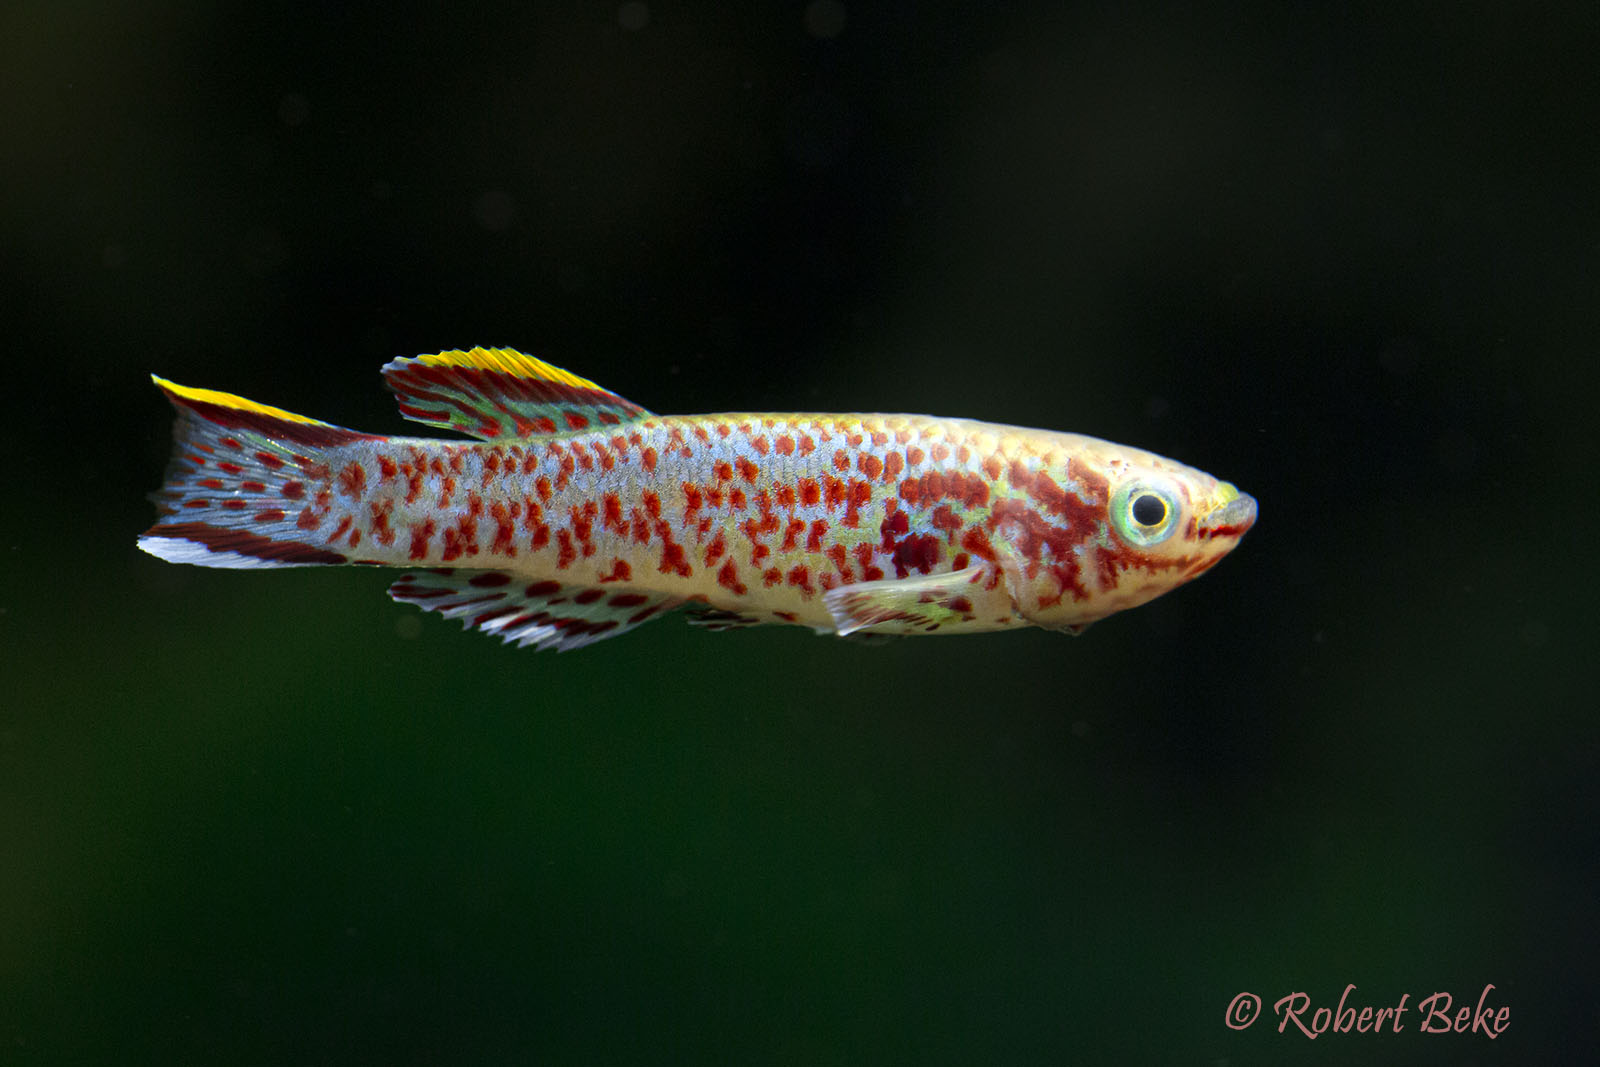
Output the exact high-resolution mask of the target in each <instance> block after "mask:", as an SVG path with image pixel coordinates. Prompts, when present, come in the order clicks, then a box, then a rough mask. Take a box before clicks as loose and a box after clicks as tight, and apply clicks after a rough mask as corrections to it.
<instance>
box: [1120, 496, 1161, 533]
mask: <svg viewBox="0 0 1600 1067" xmlns="http://www.w3.org/2000/svg"><path fill="white" fill-rule="evenodd" d="M1128 511H1129V514H1131V515H1132V516H1133V521H1134V522H1136V523H1138V524H1139V525H1140V526H1160V525H1161V521H1162V520H1163V519H1165V518H1166V517H1167V502H1166V501H1165V500H1162V499H1161V498H1160V497H1158V496H1156V495H1155V494H1154V493H1140V494H1139V495H1138V496H1136V497H1134V498H1133V504H1132V505H1131V506H1130V507H1129V509H1128Z"/></svg>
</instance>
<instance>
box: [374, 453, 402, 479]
mask: <svg viewBox="0 0 1600 1067" xmlns="http://www.w3.org/2000/svg"><path fill="white" fill-rule="evenodd" d="M398 470H399V468H398V467H396V466H395V465H394V460H392V459H390V458H389V457H388V456H379V457H378V481H379V482H380V483H382V482H385V481H387V480H388V479H390V478H393V477H394V476H395V473H396V472H397V471H398Z"/></svg>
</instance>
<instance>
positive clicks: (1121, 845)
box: [0, 0, 1600, 1064]
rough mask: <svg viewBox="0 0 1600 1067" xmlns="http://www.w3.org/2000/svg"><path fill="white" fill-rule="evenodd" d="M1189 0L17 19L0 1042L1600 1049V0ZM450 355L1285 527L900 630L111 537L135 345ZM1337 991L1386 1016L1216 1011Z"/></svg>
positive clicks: (277, 370) (864, 1055) (1120, 1050)
mask: <svg viewBox="0 0 1600 1067" xmlns="http://www.w3.org/2000/svg"><path fill="white" fill-rule="evenodd" d="M1202 9H1203V10H1202V11H1200V12H1196V11H1193V10H1190V9H1189V8H1187V7H1184V6H1178V7H1171V6H1144V5H1128V4H1106V5H1081V4H1046V3H1036V4H1022V5H1011V6H1004V7H1002V6H1000V5H982V4H936V3H926V4H924V3H911V2H898V3H886V4H873V5H867V4H858V3H851V4H849V5H846V6H842V7H841V6H840V5H837V4H828V3H823V4H813V5H810V6H807V5H805V4H779V3H767V2H758V3H748V4H701V5H692V6H691V5H681V4H671V3H651V4H650V5H649V6H648V7H641V6H640V5H621V6H619V5H617V4H614V3H605V2H601V3H593V4H566V5H543V4H541V5H522V4H506V5H490V4H478V5H470V6H466V7H454V8H448V9H437V10H436V9H434V8H432V7H430V6H427V5H415V4H411V5H408V4H394V3H391V4H384V5H370V6H368V5H358V4H341V5H333V4H325V5H282V6H279V5H270V4H258V3H252V4H242V3H215V4H160V3H156V4H150V3H146V4H138V5H109V4H108V5H92V4H78V3H65V4H61V3H51V4H45V3H40V2H35V0H25V2H23V3H21V4H20V5H19V4H12V5H8V6H7V8H6V10H5V12H4V13H3V14H0V41H3V42H4V43H3V44H0V120H3V123H4V135H3V137H0V194H3V202H0V293H3V294H4V296H3V304H4V311H3V316H0V321H3V322H4V324H5V327H6V329H5V336H6V338H7V343H6V346H5V348H6V356H7V358H6V361H5V370H4V375H5V377H4V382H5V385H4V395H5V398H6V401H5V408H6V423H5V429H4V431H3V433H4V450H3V455H4V457H5V461H6V462H5V467H4V473H5V490H4V505H3V514H4V519H5V521H4V524H3V540H0V561H3V563H0V567H3V570H0V672H3V677H0V850H3V861H0V1061H4V1062H8V1063H10V1062H16V1063H35V1062H36V1063H67V1062H85V1063H91V1062H92V1063H180V1062H188V1063H198V1062H217V1063H221V1062H229V1063H274V1064H277V1063H380V1062H391V1063H392V1062H430V1063H440V1062H460V1063H490V1062H570V1063H588V1062H652V1061H654V1062H673V1061H676V1062H730V1063H731V1062H740V1063H745V1062H748V1063H796V1064H829V1063H873V1062H917V1063H920V1062H940V1061H943V1062H957V1063H985V1062H988V1063H1066V1062H1153V1063H1154V1062H1168V1063H1206V1064H1217V1063H1226V1064H1245V1063H1278V1062H1284V1061H1286V1060H1296V1059H1300V1058H1306V1059H1312V1060H1316V1061H1318V1062H1330V1063H1332V1062H1365V1063H1382V1062H1396V1063H1411V1062H1450V1063H1471V1062H1479V1063H1491V1062H1492V1063H1500V1062H1504V1063H1531V1062H1540V1061H1543V1060H1546V1059H1547V1057H1551V1056H1555V1055H1557V1054H1558V1052H1559V1050H1569V1051H1568V1052H1567V1053H1566V1055H1568V1056H1570V1055H1572V1054H1573V1051H1575V1050H1579V1049H1584V1048H1591V1049H1592V1047H1593V1043H1594V1039H1595V1037H1596V1032H1597V1015H1596V1008H1595V1004H1596V992H1597V982H1596V973H1595V963H1594V961H1595V959H1596V958H1597V950H1600V944H1597V941H1600V938H1597V907H1596V887H1597V884H1600V879H1597V874H1600V871H1597V861H1596V857H1597V855H1600V842H1597V840H1596V839H1597V832H1596V822H1597V820H1596V816H1597V803H1596V788H1595V783H1596V742H1597V736H1596V730H1595V725H1594V722H1595V715H1594V685H1593V680H1594V675H1595V671H1594V669H1593V660H1594V657H1595V641H1594V636H1595V629H1594V625H1593V620H1592V614H1593V610H1592V604H1593V595H1594V593H1595V591H1596V590H1595V587H1596V581H1595V578H1596V562H1595V558H1596V557H1595V551H1594V547H1593V546H1594V531H1595V528H1596V520H1597V518H1600V508H1597V507H1596V502H1595V501H1596V489H1595V479H1594V474H1593V472H1594V467H1595V464H1594V457H1595V455H1596V432H1595V429H1594V426H1595V417H1594V398H1595V396H1596V389H1595V386H1596V379H1597V377H1600V375H1597V373H1596V370H1595V367H1594V352H1595V343H1596V337H1597V331H1596V329H1595V327H1596V325H1597V322H1596V319H1597V315H1596V307H1597V295H1600V288H1597V285H1600V272H1597V270H1596V266H1597V262H1600V226H1597V212H1596V210H1595V204H1596V190H1597V188H1600V136H1597V125H1596V112H1597V104H1600V90H1597V84H1600V83H1597V81H1596V78H1595V68H1594V62H1595V61H1594V57H1595V55H1596V54H1597V46H1600V16H1597V14H1596V10H1597V9H1596V8H1595V6H1594V5H1593V4H1592V3H1582V4H1570V5H1560V4H1543V5H1537V6H1528V7H1524V6H1523V5H1514V4H1505V5H1462V4H1459V3H1452V4H1443V3H1440V4H1417V3H1410V4H1407V3H1401V4H1389V5H1313V4H1279V3H1273V4H1257V5H1250V6H1244V7H1234V6H1228V7H1223V6H1221V5H1202ZM641 22H642V23H643V24H642V25H641V24H640V23H641ZM474 344H503V345H512V346H516V347H520V348H523V349H524V350H527V351H530V352H533V353H536V354H538V355H541V356H543V357H545V358H547V359H550V360H551V361H553V362H555V363H557V364H560V365H563V366H567V367H571V368H572V369H574V370H575V371H577V372H578V373H581V374H583V375H586V376H590V377H593V378H594V379H596V380H597V381H599V382H601V383H602V384H605V385H607V386H609V387H611V388H614V389H616V390H617V391H619V392H620V393H622V394H623V395H625V396H627V397H629V398H630V399H635V400H637V401H638V402H640V403H642V404H644V405H646V406H648V407H650V408H652V409H654V410H657V411H663V412H695V411H708V410H711V411H715V410H749V409H754V410H764V409H775V410H783V409H796V408H799V409H814V410H830V409H842V410H887V411H927V412H933V413H938V414H955V415H964V416H969V417H975V418H986V419H992V420H996V421H1004V422H1011V423H1019V424H1023V425H1037V426H1048V427H1052V428H1057V429H1066V430H1075V431H1079V432H1086V433H1092V434H1096V435H1099V436H1103V437H1108V438H1111V439H1113V440H1118V441H1125V442H1128V443H1130V444H1136V445H1140V446H1143V447H1147V448H1150V449H1152V450H1154V451H1158V452H1161V453H1164V454H1168V455H1172V456H1175V457H1177V458H1180V459H1182V460H1184V461H1186V462H1190V463H1193V464H1195V465H1197V466H1200V467H1202V468H1205V469H1207V470H1210V471H1213V472H1214V473H1216V474H1218V475H1220V476H1222V477H1225V478H1228V479H1231V480H1233V481H1236V482H1237V483H1238V484H1239V485H1240V486H1241V487H1242V488H1244V489H1245V490H1247V491H1249V492H1251V493H1253V494H1254V495H1255V496H1256V497H1257V498H1258V499H1259V501H1260V503H1261V515H1262V517H1261V520H1260V523H1259V525H1258V526H1257V528H1256V529H1255V530H1254V531H1253V532H1252V533H1251V534H1250V535H1249V536H1248V537H1247V538H1246V539H1245V541H1244V543H1243V544H1242V546H1241V547H1240V549H1239V550H1238V551H1237V552H1236V553H1235V554H1234V555H1233V556H1232V557H1230V558H1229V559H1228V560H1227V561H1225V562H1224V563H1223V564H1222V565H1221V566H1220V567H1218V568H1217V569H1216V570H1214V571H1213V572H1211V573H1210V574H1209V575H1208V576H1207V577H1206V578H1205V579H1204V580H1202V581H1200V582H1198V583H1196V584H1195V585H1193V586H1189V587H1187V588H1185V589H1183V590H1181V591H1180V592H1178V593H1176V594H1174V595H1171V596H1169V597H1166V598H1163V599H1161V600H1159V601H1157V602H1155V603H1153V604H1151V605H1149V606H1147V607H1143V608H1140V609H1138V610H1137V611H1134V612H1130V613H1127V614H1125V615H1121V616H1117V617H1115V618H1113V619H1111V620H1108V621H1106V622H1104V623H1102V624H1100V625H1098V626H1096V627H1095V628H1094V629H1092V630H1091V631H1090V632H1089V633H1088V634H1086V635H1085V636H1083V637H1081V638H1078V639H1068V638H1066V637H1062V636H1059V635H1055V634H1048V633H1043V632H1029V633H1026V634H1008V635H993V636H978V637H966V638H959V639H955V638H952V639H948V640H946V639H937V638H929V639H916V640H906V641H903V642H900V643H895V644H890V645H888V646H885V647H861V646H858V645H856V644H853V643H850V642H843V641H837V640H833V639H824V638H819V637H815V636H812V635H810V634H808V633H806V632H804V631H801V630H798V629H773V630H766V631H753V632H744V633H727V634H712V633H703V632H698V631H693V630H690V629H689V628H688V627H686V626H684V625H683V624H682V623H681V621H679V620H677V619H671V620H668V621H665V622H661V623H656V624H652V625H650V626H648V627H645V628H643V629H641V630H640V631H638V632H637V633H634V634H631V635H628V636H626V637H624V638H620V639H618V640H616V641H608V642H605V643H603V644H600V645H597V646H593V647H591V648H588V649H585V650H582V651H580V652H575V653H571V654H563V655H553V654H533V653H530V652H518V651H516V650H513V649H508V648H505V647H503V646H500V645H499V644H497V643H496V642H494V641H492V640H489V639H486V638H484V637H482V636H481V635H477V634H469V633H464V632H463V631H462V630H461V629H460V627H459V626H457V625H456V624H454V623H452V622H447V621H444V620H440V619H438V618H437V617H435V616H426V615H423V614H420V613H418V612H416V611H414V610H413V609H412V608H410V607H407V606H402V605H397V604H393V603H391V602H390V601H388V600H387V598H386V597H385V596H384V594H383V590H384V587H385V584H386V583H385V579H384V578H383V576H381V575H375V574H372V573H370V572H366V571H360V570H354V569H352V570H334V569H329V570H315V571H311V570H294V571H281V572H274V573H264V572H253V573H252V572H225V571H215V570H205V569H200V568H189V567H177V566H172V565H168V564H165V563H162V562H160V561H158V560H155V559H153V558H151V557H149V556H146V555H143V554H141V553H139V552H138V551H137V550H136V549H135V548H134V538H135V536H136V535H137V534H138V532H139V531H140V530H142V529H143V528H144V527H145V526H147V525H148V524H149V523H150V522H151V521H152V519H153V515H154V512H153V509H152V508H151V507H150V505H149V504H148V503H147V502H146V501H145V500H144V494H145V493H147V492H148V491H150V490H152V489H154V488H155V487H156V485H157V483H158V481H159V478H160V473H161V470H162V468H163V466H164V464H165V460H166V453H167V448H168V443H169V438H168V434H169V425H170V413H169V409H168V408H167V405H166V404H165V403H164V401H162V399H161V398H160V396H159V394H158V393H157V392H156V391H155V390H154V389H152V388H151V387H150V385H149V382H148V379H147V377H146V375H147V374H148V373H150V372H152V371H153V372H157V373H160V374H162V375H163V376H167V377H171V378H173V379H175V380H177V381H180V382H184V383H186V384H193V385H197V386H205V387H209V388H217V389H223V390H228V391H232V392H237V393H241V394H243V395H245V396H249V397H251V398H253V399H257V400H260V401H262V402H265V403H270V404H276V405H280V406H283V407H286V408H289V409H290V410H293V411H299V412H304V413H306V414H309V415H313V416H317V417H321V418H325V419H328V420H330V421H333V422H337V423H340V424H343V425H349V426H354V427H357V428H360V429H364V430H372V431H381V432H406V431H407V424H405V423H404V422H403V421H402V420H401V419H400V418H399V416H398V415H397V414H396V413H395V411H394V408H393V404H392V401H391V399H390V397H389V396H388V395H387V393H386V392H385V391H384V389H383V388H382V384H381V381H380V379H379V377H378V373H377V372H378V368H379V366H380V365H381V364H382V363H384V362H385V361H387V360H389V359H391V358H393V357H395V356H398V355H411V354H416V353H418V352H429V351H437V350H439V349H443V348H452V347H461V346H470V345H474ZM1347 983H1355V984H1356V986H1357V991H1356V993H1354V994H1352V1002H1354V1003H1357V1004H1372V1005H1375V1006H1376V1005H1384V1004H1393V1003H1394V1002H1396V1001H1397V1000H1398V999H1399V998H1400V996H1401V995H1402V994H1408V995H1409V997H1410V1001H1409V1003H1410V1005H1411V1011H1410V1012H1409V1013H1408V1015H1407V1016H1406V1017H1405V1019H1404V1022H1405V1024H1406V1029H1405V1031H1404V1032H1402V1033H1399V1034H1384V1035H1381V1036H1373V1035H1354V1034H1350V1035H1334V1034H1328V1035H1325V1036H1323V1037H1321V1038H1319V1039H1318V1040H1317V1041H1315V1042H1311V1041H1307V1040H1306V1039H1305V1038H1304V1037H1303V1036H1301V1035H1299V1034H1298V1033H1297V1032H1296V1031H1294V1030H1293V1029H1291V1030H1290V1031H1289V1032H1287V1033H1283V1034H1280V1033H1278V1032H1276V1029H1275V1027H1276V1022H1277V1020H1276V1019H1274V1018H1270V1017H1267V1016H1264V1017H1263V1018H1261V1019H1260V1020H1258V1021H1257V1023H1256V1024H1255V1025H1254V1026H1253V1027H1251V1028H1249V1029H1247V1030H1243V1031H1234V1030H1231V1029H1229V1028H1228V1027H1227V1026H1226V1025H1225V1024H1224V1014H1225V1011H1226V1010H1227V1007H1228V1005H1229V1002H1230V1000H1231V999H1232V998H1233V997H1234V995H1235V994H1237V993H1239V992H1241V991H1251V992H1255V993H1257V994H1259V995H1260V996H1262V997H1263V999H1264V1000H1266V1001H1267V1003H1268V1008H1267V1012H1268V1015H1270V1012H1271V1007H1270V1005H1271V1002H1272V1001H1274V1000H1276V999H1277V998H1279V997H1282V996H1284V995H1285V994H1288V993H1291V992H1294V991H1296V990H1304V991H1306V992H1308V993H1309V994H1310V996H1311V997H1312V999H1313V1001H1314V1004H1316V1005H1331V1004H1333V1003H1335V1002H1336V1001H1337V999H1338V997H1339V994H1340V992H1341V991H1342V990H1343V989H1344V988H1345V986H1346V984H1347ZM1488 983H1493V984H1494V985H1495V987H1496V989H1495V991H1494V993H1493V994H1491V1002H1492V1003H1495V1004H1502V1005H1503V1004H1508V1005H1510V1007H1511V1013H1512V1014H1511V1027H1510V1029H1509V1031H1508V1032H1507V1033H1506V1034H1505V1035H1504V1036H1502V1037H1500V1038H1499V1039H1498V1040H1496V1041H1493V1042H1491V1041H1488V1040H1485V1039H1484V1038H1483V1037H1482V1036H1480V1035H1464V1034H1463V1035H1424V1034H1420V1033H1418V1031H1417V1027H1418V1024H1419V1022H1420V1020H1419V1018H1418V1015H1417V1012H1416V1007H1415V1006H1416V1004H1417V1003H1418V1001H1420V1000H1421V999H1422V998H1423V997H1425V996H1427V995H1429V994H1430V993H1432V992H1434V991H1440V990H1442V991H1447V992H1449V993H1450V994H1452V995H1453V996H1454V997H1455V998H1456V1000H1457V1001H1458V1002H1459V1001H1462V1000H1465V1001H1467V1002H1469V1003H1472V1002H1475V1001H1476V999H1477V995H1478V993H1479V991H1480V990H1482V989H1483V987H1484V986H1485V985H1486V984H1488Z"/></svg>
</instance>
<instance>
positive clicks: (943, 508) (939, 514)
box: [932, 504, 961, 545]
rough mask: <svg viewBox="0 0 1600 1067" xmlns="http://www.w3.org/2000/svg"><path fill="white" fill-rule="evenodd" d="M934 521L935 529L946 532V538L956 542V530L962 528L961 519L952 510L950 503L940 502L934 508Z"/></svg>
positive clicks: (953, 542)
mask: <svg viewBox="0 0 1600 1067" xmlns="http://www.w3.org/2000/svg"><path fill="white" fill-rule="evenodd" d="M932 522H933V528H934V529H935V530H943V531H944V532H945V540H947V541H948V542H949V543H950V544H952V545H953V544H955V543H956V531H957V530H959V529H961V520H960V519H958V518H956V513H955V512H953V511H951V510H950V505H949V504H940V505H939V506H938V507H936V508H934V509H933V519H932Z"/></svg>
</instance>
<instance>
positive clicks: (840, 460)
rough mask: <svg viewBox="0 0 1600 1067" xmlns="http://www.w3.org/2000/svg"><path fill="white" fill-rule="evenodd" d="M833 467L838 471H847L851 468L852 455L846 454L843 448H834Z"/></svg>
mask: <svg viewBox="0 0 1600 1067" xmlns="http://www.w3.org/2000/svg"><path fill="white" fill-rule="evenodd" d="M833 469H834V470H836V471H847V470H849V469H850V457H849V456H847V455H846V454H845V451H844V449H842V448H836V449H834V450H833Z"/></svg>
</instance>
